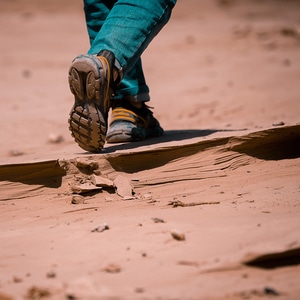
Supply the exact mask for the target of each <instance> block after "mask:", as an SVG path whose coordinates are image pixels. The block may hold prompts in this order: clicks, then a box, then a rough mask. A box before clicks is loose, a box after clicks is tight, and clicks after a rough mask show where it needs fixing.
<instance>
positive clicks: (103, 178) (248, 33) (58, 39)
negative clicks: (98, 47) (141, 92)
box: [0, 0, 300, 300]
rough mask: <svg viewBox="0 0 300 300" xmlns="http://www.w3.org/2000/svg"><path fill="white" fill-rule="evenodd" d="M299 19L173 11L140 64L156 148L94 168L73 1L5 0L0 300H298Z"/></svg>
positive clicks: (0, 32) (184, 7)
mask: <svg viewBox="0 0 300 300" xmlns="http://www.w3.org/2000/svg"><path fill="white" fill-rule="evenodd" d="M299 11H300V2H299V1H296V0H295V1H291V0H290V1H284V0H281V1H280V0H273V1H271V0H269V1H268V0H261V1H255V0H252V1H250V0H222V1H221V0H220V1H206V0H184V1H179V3H178V5H177V7H176V8H175V10H174V14H173V18H172V19H171V21H170V23H169V24H168V25H167V26H166V27H165V28H164V29H163V31H162V32H161V34H160V35H159V36H158V37H157V38H156V39H155V40H154V41H153V43H152V44H151V45H150V47H149V48H148V49H147V50H146V52H145V53H144V56H143V60H144V67H145V72H146V76H147V81H148V84H149V85H150V88H151V97H152V101H151V105H152V106H153V107H154V112H155V115H156V116H157V117H158V118H159V120H160V122H161V124H162V125H163V127H164V128H165V130H166V133H165V135H164V136H163V137H160V138H154V139H149V140H147V141H145V142H138V143H131V144H115V145H106V146H105V149H104V150H103V153H101V154H98V155H92V154H90V153H85V152H83V151H82V150H81V149H80V148H79V147H78V146H77V145H76V144H75V142H74V141H73V139H72V137H71V136H70V134H69V131H68V124H67V119H68V114H69V110H70V109H71V106H72V104H73V99H72V95H71V94H70V92H69V89H68V83H67V71H68V66H69V64H70V61H71V60H72V58H73V57H74V56H76V55H77V54H79V53H84V52H86V51H87V49H88V39H87V35H86V29H85V23H84V16H83V12H82V4H81V1H79V0H78V1H75V0H66V1H58V0H54V1H41V0H40V1H38V0H31V1H30V0H14V1H10V0H2V1H1V10H0V25H1V26H0V36H1V43H0V50H1V56H0V66H1V72H0V95H1V105H2V108H1V112H0V114H1V115H0V122H1V132H0V134H1V138H0V143H1V147H0V154H1V155H0V164H1V165H0V180H1V181H0V191H1V193H0V210H1V218H0V224H1V225H0V228H1V230H0V245H1V246H0V299H1V300H4V299H6V300H7V299H208V300H209V299H220V300H221V299H292V300H296V299H299V297H300V285H299V278H300V266H299V263H300V234H299V227H300V197H299V195H300V193H299V192H300V146H299V141H300V124H299V122H300V118H299V116H300V14H299Z"/></svg>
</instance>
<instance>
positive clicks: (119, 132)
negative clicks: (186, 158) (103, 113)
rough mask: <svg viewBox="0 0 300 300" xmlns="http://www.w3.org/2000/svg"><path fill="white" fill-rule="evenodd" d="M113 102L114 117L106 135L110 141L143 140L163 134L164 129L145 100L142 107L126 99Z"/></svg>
mask: <svg viewBox="0 0 300 300" xmlns="http://www.w3.org/2000/svg"><path fill="white" fill-rule="evenodd" d="M112 102H113V107H112V119H111V124H110V127H109V129H108V132H107V136H106V141H107V142H108V143H122V142H133V141H141V140H144V139H146V138H148V137H155V136H160V135H162V134H163V132H164V130H163V129H162V128H161V126H160V125H159V122H158V121H157V120H156V119H155V118H154V117H153V113H152V111H151V110H150V109H149V107H148V106H147V105H146V104H145V103H144V102H143V103H142V108H136V107H135V106H133V105H131V104H130V103H129V102H128V101H125V100H123V101H122V100H113V101H112Z"/></svg>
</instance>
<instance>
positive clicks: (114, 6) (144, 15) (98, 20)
mask: <svg viewBox="0 0 300 300" xmlns="http://www.w3.org/2000/svg"><path fill="white" fill-rule="evenodd" d="M175 2H176V0H151V1H148V0H98V1H97V0H84V10H85V15H86V24H87V29H88V34H89V37H90V43H91V47H90V49H89V51H88V53H89V54H98V53H99V52H100V51H101V50H109V51H111V52H113V53H114V54H115V56H116V59H117V60H118V62H119V63H120V65H121V67H122V70H123V74H124V78H123V80H122V82H121V84H120V85H119V86H118V89H117V91H116V98H126V97H130V96H134V99H135V101H148V100H149V99H150V98H149V88H148V86H147V84H146V82H145V77H144V74H143V68H142V62H141V58H140V56H141V54H142V53H143V51H144V50H145V49H146V48H147V46H148V45H149V43H150V42H151V41H152V39H153V38H154V37H155V36H156V34H157V33H158V32H159V31H160V30H161V29H162V27H163V26H164V25H165V24H166V23H167V22H168V20H169V18H170V15H171V10H172V8H173V7H174V5H175Z"/></svg>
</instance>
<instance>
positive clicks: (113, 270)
mask: <svg viewBox="0 0 300 300" xmlns="http://www.w3.org/2000/svg"><path fill="white" fill-rule="evenodd" d="M121 270H122V269H121V267H120V266H119V265H117V264H109V265H107V266H106V267H105V268H104V269H103V271H104V272H107V273H120V272H121Z"/></svg>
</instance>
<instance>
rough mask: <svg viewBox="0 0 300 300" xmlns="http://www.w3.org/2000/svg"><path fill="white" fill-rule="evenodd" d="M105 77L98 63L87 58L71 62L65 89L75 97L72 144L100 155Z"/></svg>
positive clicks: (106, 97) (104, 118)
mask: <svg viewBox="0 0 300 300" xmlns="http://www.w3.org/2000/svg"><path fill="white" fill-rule="evenodd" d="M105 76H106V74H105V72H104V70H103V67H102V65H101V63H100V61H99V60H98V59H97V58H96V57H94V56H91V55H81V56H78V57H76V58H75V59H74V61H73V63H72V65H71V67H70V69H69V77H68V79H69V86H70V90H71V92H72V93H73V95H74V97H75V103H74V106H73V107H72V109H71V111H70V117H69V129H70V131H71V134H72V136H73V137H74V139H75V142H76V143H77V144H78V145H79V146H80V147H81V148H82V149H84V150H86V151H89V152H94V153H95V152H96V153H97V152H100V151H101V150H102V148H103V146H104V143H105V138H106V132H107V115H108V110H109V95H108V93H107V92H106V91H107V82H106V77H105Z"/></svg>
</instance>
